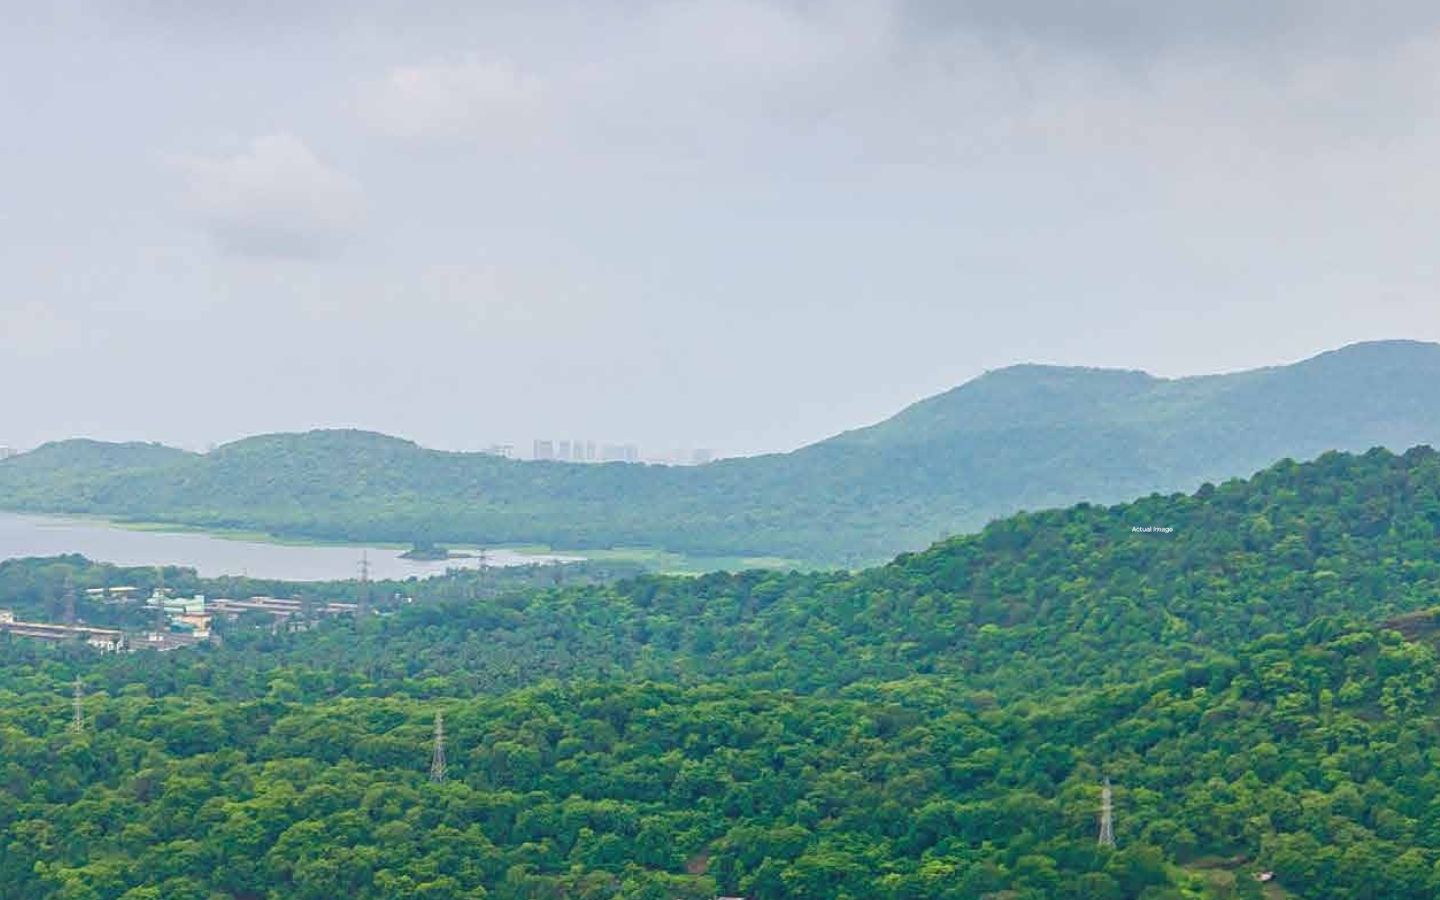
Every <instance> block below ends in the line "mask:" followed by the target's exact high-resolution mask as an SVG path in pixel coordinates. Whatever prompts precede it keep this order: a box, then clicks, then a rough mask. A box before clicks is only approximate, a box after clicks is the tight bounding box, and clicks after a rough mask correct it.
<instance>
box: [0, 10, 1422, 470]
mask: <svg viewBox="0 0 1440 900" xmlns="http://www.w3.org/2000/svg"><path fill="white" fill-rule="evenodd" d="M11 20H12V21H10V22H8V23H7V24H8V25H9V27H7V29H6V30H5V31H4V33H3V34H0V51H3V55H4V58H5V59H6V68H7V72H8V73H9V74H10V76H11V77H9V78H6V79H4V87H3V88H0V111H3V112H4V113H5V115H6V117H7V119H8V120H10V121H12V122H13V123H16V124H17V127H16V128H15V129H14V130H13V133H12V134H11V136H10V137H11V139H10V140H8V141H6V142H3V144H0V162H3V164H4V166H5V171H6V173H7V178H6V203H5V208H4V210H3V211H0V260H3V264H4V271H5V272H6V274H7V276H8V277H7V278H6V280H5V285H4V290H3V293H0V384H4V385H6V404H5V416H4V418H3V420H0V444H4V445H11V446H17V447H29V446H34V445H36V444H39V443H41V442H43V441H47V440H53V439H59V438H65V437H72V436H80V435H83V436H88V437H93V438H97V439H102V440H146V441H152V440H153V441H161V442H164V443H168V444H172V445H178V446H184V447H189V448H197V447H204V446H207V445H209V444H213V443H224V442H226V441H229V440H233V439H235V438H238V437H242V436H245V435H250V434H256V433H265V432H275V431H301V430H307V429H310V428H328V427H356V428H364V429H367V430H374V431H380V432H384V433H387V434H394V435H397V436H401V437H405V438H408V439H412V440H415V441H417V442H418V443H421V444H422V445H425V446H432V447H440V448H446V449H478V448H482V447H484V446H486V445H489V444H492V443H522V442H527V441H529V440H531V439H533V438H553V439H568V438H577V437H578V438H586V439H593V440H595V441H597V442H616V443H619V442H628V443H636V444H639V445H641V446H642V447H645V448H652V449H655V450H662V449H669V448H672V447H707V448H714V449H716V450H717V451H720V452H722V453H725V454H741V453H756V452H766V451H780V450H788V449H792V448H794V447H796V446H799V445H802V444H805V443H809V442H812V441H815V440H818V439H822V438H824V437H827V436H829V435H831V434H835V433H838V432H840V431H843V430H846V429H848V428H854V427H857V426H861V425H865V424H869V423H871V422H875V421H878V420H880V419H883V418H885V417H887V416H889V415H891V414H893V413H895V412H897V411H898V410H900V409H901V408H903V407H904V406H906V405H908V404H909V403H911V402H914V401H916V400H918V399H921V398H923V397H926V396H930V395H933V394H936V393H939V392H941V391H943V390H946V389H948V388H951V387H954V386H956V385H958V384H961V383H963V382H965V381H967V380H969V379H971V378H973V377H975V376H977V375H980V374H981V373H983V372H984V371H986V370H990V369H996V368H1001V367H1003V366H1007V365H1011V364H1016V363H1023V362H1041V363H1053V364H1059V365H1084V366H1096V367H1108V368H1126V369H1143V370H1145V371H1148V372H1151V373H1153V374H1156V375H1160V376H1167V377H1174V376H1183V375H1194V374H1209V373H1215V372H1223V371H1236V370H1241V369H1250V368H1256V367H1260V366H1266V365H1275V364H1283V363H1288V362H1294V361H1297V360H1300V359H1303V358H1308V357H1310V356H1313V355H1315V354H1317V353H1320V352H1323V351H1325V350H1330V349H1335V348H1337V347H1340V346H1343V345H1346V344H1350V343H1354V342H1357V341H1362V340H1368V339H1376V338H1409V339H1418V340H1432V341H1433V340H1440V316H1437V315H1436V314H1435V309H1436V308H1437V307H1436V303H1437V301H1440V296H1437V294H1440V291H1437V287H1436V285H1437V280H1436V277H1435V276H1436V263H1435V262H1434V257H1435V254H1434V251H1433V246H1431V245H1432V244H1433V238H1432V235H1433V234H1435V233H1436V231H1437V226H1440V179H1437V178H1436V177H1435V175H1434V174H1433V171H1432V170H1433V161H1434V159H1436V158H1440V116H1437V113H1440V92H1437V91H1436V90H1435V86H1436V84H1437V78H1440V7H1436V6H1434V5H1433V4H1426V3H1420V2H1412V0H1400V2H1395V3H1390V4H1386V5H1385V6H1384V8H1381V9H1358V8H1354V7H1353V5H1351V4H1345V3H1341V2H1338V0H1333V2H1332V0H1321V2H1301V0H1280V2H1276V3H1273V4H1269V5H1266V6H1265V7H1264V8H1257V7H1255V6H1254V5H1253V4H1245V3H1241V2H1238V0H1222V2H1218V3H1213V4H1207V5H1205V6H1204V7H1203V8H1202V7H1178V6H1177V7H1168V6H1162V5H1156V4H1150V3H1144V2H1141V0H1104V2H1101V3H1097V4H1093V5H1091V6H1089V7H1087V9H1086V10H1085V11H1084V13H1081V12H1079V11H1073V10H1067V9H1065V8H1061V7H1058V6H1057V5H1055V4H1047V3H1044V2H1041V0H1020V2H1010V3H999V2H985V0H962V2H957V3H943V4H942V3H933V2H926V0H841V2H835V3H826V4H808V3H799V2H789V0H734V2H719V0H687V2H677V3H665V4H661V3H649V2H641V3H623V4H622V3H618V2H608V0H602V2H599V3H584V4H582V3H573V2H548V3H539V4H530V5H526V6H525V7H523V8H507V7H503V6H495V7H484V6H473V5H470V4H455V3H451V2H444V0H434V2H422V3H414V4H400V3H394V2H388V0H364V2H360V3H336V2H329V0H325V2H317V3H312V4H305V5H304V6H303V7H294V8H292V7H291V6H290V5H286V4H278V3H257V4H249V5H246V6H245V7H243V8H229V7H225V6H222V5H219V4H177V3H172V2H168V0H127V2H123V3H115V4H107V3H98V2H91V0H67V2H61V3H58V4H50V5H39V6H35V7H29V8H25V9H23V10H17V11H15V13H14V14H13V15H12V16H11Z"/></svg>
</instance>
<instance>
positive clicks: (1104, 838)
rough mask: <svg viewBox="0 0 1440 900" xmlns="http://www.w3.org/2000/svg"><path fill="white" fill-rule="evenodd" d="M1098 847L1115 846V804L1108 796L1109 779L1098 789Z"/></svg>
mask: <svg viewBox="0 0 1440 900" xmlns="http://www.w3.org/2000/svg"><path fill="white" fill-rule="evenodd" d="M1100 846H1102V847H1113V846H1115V804H1114V802H1113V801H1112V799H1111V796H1110V779H1109V778H1106V779H1105V787H1103V788H1101V789H1100Z"/></svg>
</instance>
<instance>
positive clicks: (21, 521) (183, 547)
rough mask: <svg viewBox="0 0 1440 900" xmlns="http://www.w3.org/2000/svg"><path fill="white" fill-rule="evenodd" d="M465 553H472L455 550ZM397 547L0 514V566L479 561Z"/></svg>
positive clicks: (273, 566) (249, 567)
mask: <svg viewBox="0 0 1440 900" xmlns="http://www.w3.org/2000/svg"><path fill="white" fill-rule="evenodd" d="M451 549H452V550H454V551H456V552H460V553H466V552H473V550H474V548H467V547H452V548H451ZM402 552H404V551H402V550H396V549H395V548H394V547H365V546H360V545H349V544H346V545H342V546H335V545H329V546H323V545H322V546H308V545H292V544H269V543H265V542H263V541H247V540H238V539H231V538H227V537H218V536H216V535H211V534H202V533H199V532H175V531H136V530H133V529H129V528H121V527H118V526H115V525H107V524H106V523H104V522H99V521H93V520H89V519H66V518H59V517H55V516H32V515H20V514H16V513H6V512H0V559H13V558H15V557H21V556H58V555H60V554H64V553H79V554H82V555H84V556H86V557H89V558H90V559H93V560H95V561H97V562H108V563H114V564H116V565H120V566H160V565H173V566H189V567H190V568H193V569H195V570H197V571H198V572H199V573H200V574H201V575H202V576H204V577H207V578H214V577H218V576H221V575H248V576H250V577H252V578H277V579H283V580H285V581H332V580H341V579H346V578H355V577H357V576H358V575H359V571H360V559H361V556H362V555H364V556H365V557H367V558H368V559H369V561H370V577H371V578H409V577H410V576H412V575H414V576H417V577H420V578H423V577H425V576H427V575H439V574H442V573H444V571H445V570H446V569H453V568H472V569H473V568H475V567H476V566H477V565H479V560H478V559H449V560H428V561H426V560H411V559H401V558H400V554H401V553H402ZM577 559H579V557H575V556H556V555H543V556H542V555H538V554H528V553H519V552H517V551H514V550H503V549H490V550H486V551H485V561H486V563H487V564H488V565H492V566H521V565H526V564H528V563H537V562H538V563H544V562H571V561H574V560H577Z"/></svg>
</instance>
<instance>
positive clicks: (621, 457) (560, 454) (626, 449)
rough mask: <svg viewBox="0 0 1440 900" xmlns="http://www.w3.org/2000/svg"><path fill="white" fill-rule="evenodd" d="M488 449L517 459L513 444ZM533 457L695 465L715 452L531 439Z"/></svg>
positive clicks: (701, 463)
mask: <svg viewBox="0 0 1440 900" xmlns="http://www.w3.org/2000/svg"><path fill="white" fill-rule="evenodd" d="M485 452H487V453H491V454H492V455H495V456H504V457H507V458H514V447H513V445H510V444H497V445H494V446H492V447H491V448H488V449H487V450H486V451H485ZM530 459H532V460H547V461H553V462H570V463H607V462H624V463H641V462H644V463H656V464H660V465H670V466H696V465H704V464H705V463H708V462H713V461H714V459H715V451H713V450H711V449H709V448H704V447H702V448H682V449H678V450H671V451H668V452H665V453H658V454H646V453H642V452H641V450H640V446H639V445H638V444H596V443H595V442H594V441H592V440H577V439H574V438H570V439H554V438H536V439H535V440H534V441H532V442H531V449H530Z"/></svg>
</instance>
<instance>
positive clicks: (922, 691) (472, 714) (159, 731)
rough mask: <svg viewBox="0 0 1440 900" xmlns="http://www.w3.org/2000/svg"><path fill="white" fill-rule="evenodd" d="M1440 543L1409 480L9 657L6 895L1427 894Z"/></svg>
mask: <svg viewBox="0 0 1440 900" xmlns="http://www.w3.org/2000/svg"><path fill="white" fill-rule="evenodd" d="M1437 538H1440V454H1436V453H1435V452H1434V451H1432V450H1429V449H1426V448H1417V449H1414V450H1411V451H1409V452H1407V453H1405V454H1404V455H1399V456H1397V455H1394V454H1391V453H1389V452H1386V451H1383V450H1375V451H1372V452H1369V453H1366V454H1364V455H1360V456H1353V455H1346V454H1339V453H1332V454H1326V455H1324V456H1322V457H1321V458H1320V459H1319V460H1317V461H1315V462H1313V463H1308V464H1296V463H1291V462H1285V463H1281V464H1278V465H1276V466H1274V467H1272V468H1270V469H1268V470H1266V471H1265V472H1263V473H1261V474H1260V475H1258V476H1256V477H1255V478H1252V479H1250V480H1248V481H1229V482H1225V483H1222V484H1219V485H1213V486H1212V485H1206V486H1204V487H1202V488H1201V490H1199V491H1198V492H1197V493H1195V494H1194V495H1189V496H1187V495H1178V494H1177V495H1169V496H1162V495H1155V496H1151V497H1147V498H1145V499H1142V500H1139V501H1136V502H1133V503H1128V504H1123V505H1120V506H1114V507H1104V506H1098V505H1093V504H1084V505H1080V506H1076V507H1072V508H1069V509H1064V510H1055V511H1050V512H1042V513H1035V514H1026V515H1020V516H1015V517H1012V518H1009V519H1005V520H1003V521H999V522H996V523H993V524H992V525H990V526H989V527H987V528H986V529H984V530H983V531H982V532H980V533H978V534H975V535H971V536H964V537H957V538H953V539H951V540H948V541H945V542H942V543H940V544H937V545H936V546H934V547H932V548H931V549H929V550H927V551H925V552H923V553H916V554H909V555H904V556H901V557H899V558H898V559H896V560H895V561H894V562H892V563H891V564H889V565H886V566H882V567H879V568H876V569H871V570H867V571H863V572H859V573H853V574H852V573H819V574H802V573H778V572H745V573H737V574H715V575H709V576H704V577H700V578H671V577H660V576H642V577H638V578H630V579H626V580H621V581H618V582H607V583H597V584H586V585H560V586H555V587H549V588H546V589H543V590H537V589H534V588H529V589H524V590H515V591H498V592H494V593H488V594H479V593H476V592H468V593H467V592H465V591H463V590H461V591H460V592H459V593H457V594H455V595H452V596H450V597H449V598H448V599H439V598H436V599H433V600H431V601H430V602H425V603H415V604H408V605H404V606H403V607H399V608H396V609H393V610H388V611H387V613H388V614H386V615H379V616H372V617H368V618H363V619H360V620H353V619H348V618H347V619H342V620H332V621H327V622H323V623H320V624H318V625H317V626H316V627H314V628H313V629H311V630H306V631H302V632H298V633H286V632H278V633H272V632H270V631H266V630H250V631H236V632H235V633H233V634H230V635H227V639H226V641H225V643H224V645H223V646H220V647H210V648H198V649H194V650H184V651H177V652H175V653H172V654H163V655H161V654H154V653H138V654H128V655H108V656H107V655H101V654H97V653H93V652H90V651H88V650H86V649H84V648H81V647H72V646H60V647H48V646H44V645H39V644H34V643H30V642H27V641H24V640H21V639H7V638H3V637H0V847H3V853H0V897H4V898H7V900H8V898H17V900H18V898H32V897H50V896H59V897H74V898H80V897H85V898H90V897H121V896H124V897H128V898H131V900H135V898H142V897H166V898H169V897H197V898H209V897H236V898H241V897H243V898H250V897H275V898H279V897H313V898H330V897H336V896H355V897H389V896H429V897H477V896H490V897H503V898H515V900H519V898H591V897H593V898H601V897H605V898H609V897H626V898H656V900H662V898H663V900H668V898H674V897H704V898H710V897H714V896H716V895H722V894H724V895H735V896H745V897H753V898H758V900H778V898H817V900H818V898H826V900H836V898H853V900H859V898H871V897H876V898H886V900H891V898H893V900H901V898H905V900H919V898H971V897H983V896H996V897H1019V898H1042V897H1073V898H1077V900H1078V898H1107V897H1108V898H1125V897H1146V898H1181V897H1259V896H1262V895H1263V892H1265V891H1269V892H1270V894H1269V896H1272V897H1273V896H1285V895H1286V893H1288V894H1291V895H1295V896H1302V897H1317V898H1342V897H1345V898H1348V897H1372V898H1422V897H1432V896H1435V895H1436V893H1437V891H1440V869H1437V864H1440V776H1437V775H1436V772H1437V771H1440V767H1437V764H1440V758H1437V756H1436V754H1437V751H1436V749H1435V748H1436V747H1437V746H1440V742H1437V738H1440V692H1437V681H1436V671H1437V667H1436V662H1437V659H1436V649H1435V644H1434V638H1435V635H1436V633H1437V626H1440V608H1437V607H1440V540H1437ZM54 564H55V563H54V561H49V562H48V563H46V565H51V566H53V565H54ZM0 574H3V573H0ZM0 586H3V584H0ZM77 679H78V681H79V684H80V691H79V696H80V700H79V702H78V706H79V711H80V724H79V726H78V727H76V725H75V724H74V719H75V712H76V709H75V707H76V705H77V704H76V701H75V696H76V690H75V684H76V681H77ZM437 714H440V715H442V716H443V720H444V727H445V731H446V734H447V744H446V749H447V769H446V777H445V779H444V780H443V781H435V780H432V778H431V777H430V774H429V773H430V770H431V765H432V749H433V747H432V744H433V731H434V725H435V718H436V715H437ZM1106 778H1108V779H1109V780H1110V781H1111V783H1112V784H1113V785H1114V789H1115V809H1116V818H1115V834H1116V838H1117V846H1116V847H1115V848H1113V849H1112V848H1108V847H1101V846H1098V845H1097V840H1096V833H1097V831H1096V813H1097V810H1098V807H1099V802H1100V801H1099V797H1100V786H1101V784H1102V782H1103V780H1104V779H1106ZM1261 872H1273V873H1274V881H1273V882H1270V883H1269V884H1262V883H1261V882H1260V881H1259V880H1258V879H1257V878H1256V877H1254V876H1255V875H1256V874H1259V873H1261ZM1282 892H1286V893H1282Z"/></svg>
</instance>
